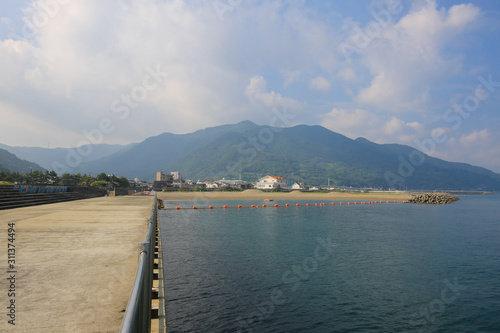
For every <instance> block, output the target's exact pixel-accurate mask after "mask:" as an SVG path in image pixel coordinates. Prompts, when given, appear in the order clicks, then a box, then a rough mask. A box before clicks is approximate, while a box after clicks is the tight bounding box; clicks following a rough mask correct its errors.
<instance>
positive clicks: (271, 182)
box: [255, 175, 286, 190]
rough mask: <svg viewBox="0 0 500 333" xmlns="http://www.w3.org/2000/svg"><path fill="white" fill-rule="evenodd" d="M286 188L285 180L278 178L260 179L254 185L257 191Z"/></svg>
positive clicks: (266, 177) (267, 177)
mask: <svg viewBox="0 0 500 333" xmlns="http://www.w3.org/2000/svg"><path fill="white" fill-rule="evenodd" d="M284 187H286V179H285V178H283V177H279V176H269V175H267V176H265V177H262V178H260V179H259V180H258V181H257V184H256V185H255V188H257V189H259V190H272V189H275V188H284Z"/></svg>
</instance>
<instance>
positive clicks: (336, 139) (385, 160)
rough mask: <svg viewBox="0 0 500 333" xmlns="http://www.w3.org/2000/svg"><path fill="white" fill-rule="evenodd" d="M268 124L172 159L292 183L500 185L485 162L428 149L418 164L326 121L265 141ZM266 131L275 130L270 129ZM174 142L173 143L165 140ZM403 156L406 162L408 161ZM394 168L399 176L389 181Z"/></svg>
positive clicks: (191, 169) (213, 171)
mask: <svg viewBox="0 0 500 333" xmlns="http://www.w3.org/2000/svg"><path fill="white" fill-rule="evenodd" d="M235 126H236V125H235ZM264 130H265V127H263V126H258V125H255V124H248V123H246V124H244V126H243V125H240V126H239V127H238V128H233V129H232V130H229V129H228V130H227V131H226V132H225V133H222V134H220V135H219V136H217V137H215V138H212V139H211V140H207V141H206V143H205V144H203V145H200V147H198V148H197V149H194V150H193V151H191V152H188V151H186V152H185V156H184V157H182V158H180V159H178V160H177V161H175V162H173V163H171V164H168V165H167V169H170V170H182V172H183V174H184V175H185V176H186V177H188V178H193V179H207V180H217V179H222V178H223V177H225V178H226V179H238V178H239V177H240V176H241V178H242V179H245V180H247V181H256V180H257V179H259V178H260V177H263V176H265V175H276V176H282V177H284V178H285V179H287V181H288V185H291V184H293V183H294V182H302V183H305V184H306V185H316V186H317V185H326V184H327V183H328V182H329V183H330V186H337V187H338V186H353V187H374V188H396V189H464V190H470V189H489V190H494V189H500V175H499V174H496V173H493V172H491V171H489V170H486V169H484V168H480V167H474V166H471V165H468V164H463V163H452V162H446V161H443V160H440V159H437V158H433V157H430V156H427V155H423V154H422V156H424V158H425V160H424V161H423V163H421V164H419V165H418V166H413V165H411V164H410V163H409V162H408V160H409V157H410V156H414V155H415V149H413V148H411V147H408V146H403V145H397V144H386V145H380V144H375V143H373V142H370V141H368V140H366V139H356V140H352V139H349V138H347V137H345V136H342V135H340V134H338V133H334V132H332V131H329V130H327V129H325V128H323V127H321V126H306V125H300V126H296V127H290V128H284V129H281V130H280V131H276V132H274V133H273V134H272V136H269V135H268V137H266V138H265V139H264V140H265V141H262V140H260V141H259V137H262V135H260V136H259V134H261V133H264V132H263V131H264ZM266 133H270V130H269V129H267V132H266ZM165 146H168V145H165ZM402 161H404V162H405V163H406V164H404V165H403V166H402V163H403V162H402ZM388 174H392V175H396V176H397V177H398V178H396V179H397V181H390V182H389V181H388V180H387V179H386V177H387V175H388Z"/></svg>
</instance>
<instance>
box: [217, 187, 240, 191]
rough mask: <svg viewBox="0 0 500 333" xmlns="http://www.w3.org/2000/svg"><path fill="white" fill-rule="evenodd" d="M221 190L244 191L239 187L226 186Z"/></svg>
mask: <svg viewBox="0 0 500 333" xmlns="http://www.w3.org/2000/svg"><path fill="white" fill-rule="evenodd" d="M221 191H225V192H238V191H243V190H242V189H241V188H239V187H231V186H224V187H223V188H221Z"/></svg>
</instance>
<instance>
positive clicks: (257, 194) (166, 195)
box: [157, 189, 411, 202]
mask: <svg viewBox="0 0 500 333" xmlns="http://www.w3.org/2000/svg"><path fill="white" fill-rule="evenodd" d="M157 194H158V198H159V199H162V200H264V199H270V200H290V202H292V201H294V200H307V199H310V200H325V201H333V200H352V201H356V200H357V201H370V200H397V201H404V200H408V199H410V198H411V194H410V193H407V192H401V193H394V194H393V193H359V192H329V193H318V192H316V193H315V192H312V193H304V192H300V191H293V192H262V191H260V190H255V189H254V190H245V191H241V192H158V193H157Z"/></svg>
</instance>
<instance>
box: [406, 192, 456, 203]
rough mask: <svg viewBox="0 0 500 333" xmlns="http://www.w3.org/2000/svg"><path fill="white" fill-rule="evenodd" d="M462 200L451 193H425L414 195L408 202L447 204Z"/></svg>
mask: <svg viewBox="0 0 500 333" xmlns="http://www.w3.org/2000/svg"><path fill="white" fill-rule="evenodd" d="M457 200H460V198H458V197H456V196H454V195H453V194H449V193H423V194H419V195H415V196H413V197H412V198H411V199H410V200H408V201H407V202H408V203H418V204H432V205H445V204H450V203H452V202H455V201H457Z"/></svg>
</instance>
